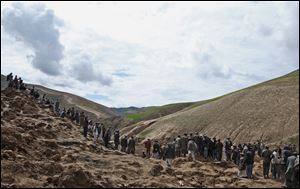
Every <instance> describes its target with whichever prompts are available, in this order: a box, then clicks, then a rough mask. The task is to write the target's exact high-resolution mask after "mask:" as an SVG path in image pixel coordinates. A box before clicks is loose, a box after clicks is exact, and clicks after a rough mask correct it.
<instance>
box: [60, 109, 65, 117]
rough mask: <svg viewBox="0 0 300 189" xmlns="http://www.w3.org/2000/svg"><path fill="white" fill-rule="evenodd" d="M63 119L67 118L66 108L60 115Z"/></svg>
mask: <svg viewBox="0 0 300 189" xmlns="http://www.w3.org/2000/svg"><path fill="white" fill-rule="evenodd" d="M60 117H61V118H65V117H66V109H65V108H64V109H63V111H62V113H61V114H60Z"/></svg>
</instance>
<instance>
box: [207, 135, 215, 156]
mask: <svg viewBox="0 0 300 189" xmlns="http://www.w3.org/2000/svg"><path fill="white" fill-rule="evenodd" d="M213 148H214V143H213V141H212V140H211V138H209V137H208V157H209V159H211V160H213Z"/></svg>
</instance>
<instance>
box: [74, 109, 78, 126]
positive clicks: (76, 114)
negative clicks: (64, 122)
mask: <svg viewBox="0 0 300 189" xmlns="http://www.w3.org/2000/svg"><path fill="white" fill-rule="evenodd" d="M75 121H76V124H79V113H78V111H77V110H76V112H75Z"/></svg>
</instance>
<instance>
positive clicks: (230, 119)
mask: <svg viewBox="0 0 300 189" xmlns="http://www.w3.org/2000/svg"><path fill="white" fill-rule="evenodd" d="M204 102H205V101H204ZM197 131H198V132H200V133H205V134H208V135H209V136H212V137H213V136H215V137H217V138H221V139H224V138H226V137H228V136H229V137H231V138H232V139H233V140H234V142H238V143H239V142H250V141H252V142H254V141H256V140H257V139H262V141H264V142H267V143H279V142H293V143H296V144H297V146H299V142H298V140H297V139H299V70H297V71H294V72H292V73H290V74H287V75H285V76H283V77H279V78H277V79H273V80H270V81H267V82H264V83H261V84H258V85H255V86H251V87H248V88H246V89H242V90H239V91H236V92H233V93H230V94H227V95H224V96H221V97H218V98H215V99H211V100H208V101H206V103H203V101H202V102H200V103H198V104H197V103H196V104H194V105H192V106H190V107H188V108H186V109H185V110H182V111H180V112H176V113H174V114H170V115H167V116H164V117H162V118H158V119H154V120H151V121H148V122H143V121H142V122H139V123H137V124H136V125H134V126H131V127H128V128H124V129H123V130H122V133H123V134H126V133H127V134H135V135H137V136H138V137H140V138H142V139H144V138H146V137H149V138H155V139H162V140H165V139H167V138H168V137H175V136H176V135H178V134H183V133H185V132H188V133H190V132H197Z"/></svg>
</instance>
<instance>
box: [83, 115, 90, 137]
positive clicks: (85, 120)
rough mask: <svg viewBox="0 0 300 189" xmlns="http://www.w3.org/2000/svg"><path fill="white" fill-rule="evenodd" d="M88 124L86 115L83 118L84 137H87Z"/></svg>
mask: <svg viewBox="0 0 300 189" xmlns="http://www.w3.org/2000/svg"><path fill="white" fill-rule="evenodd" d="M88 126H89V120H88V117H87V116H86V117H85V118H84V124H83V136H84V137H85V138H87V133H88Z"/></svg>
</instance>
